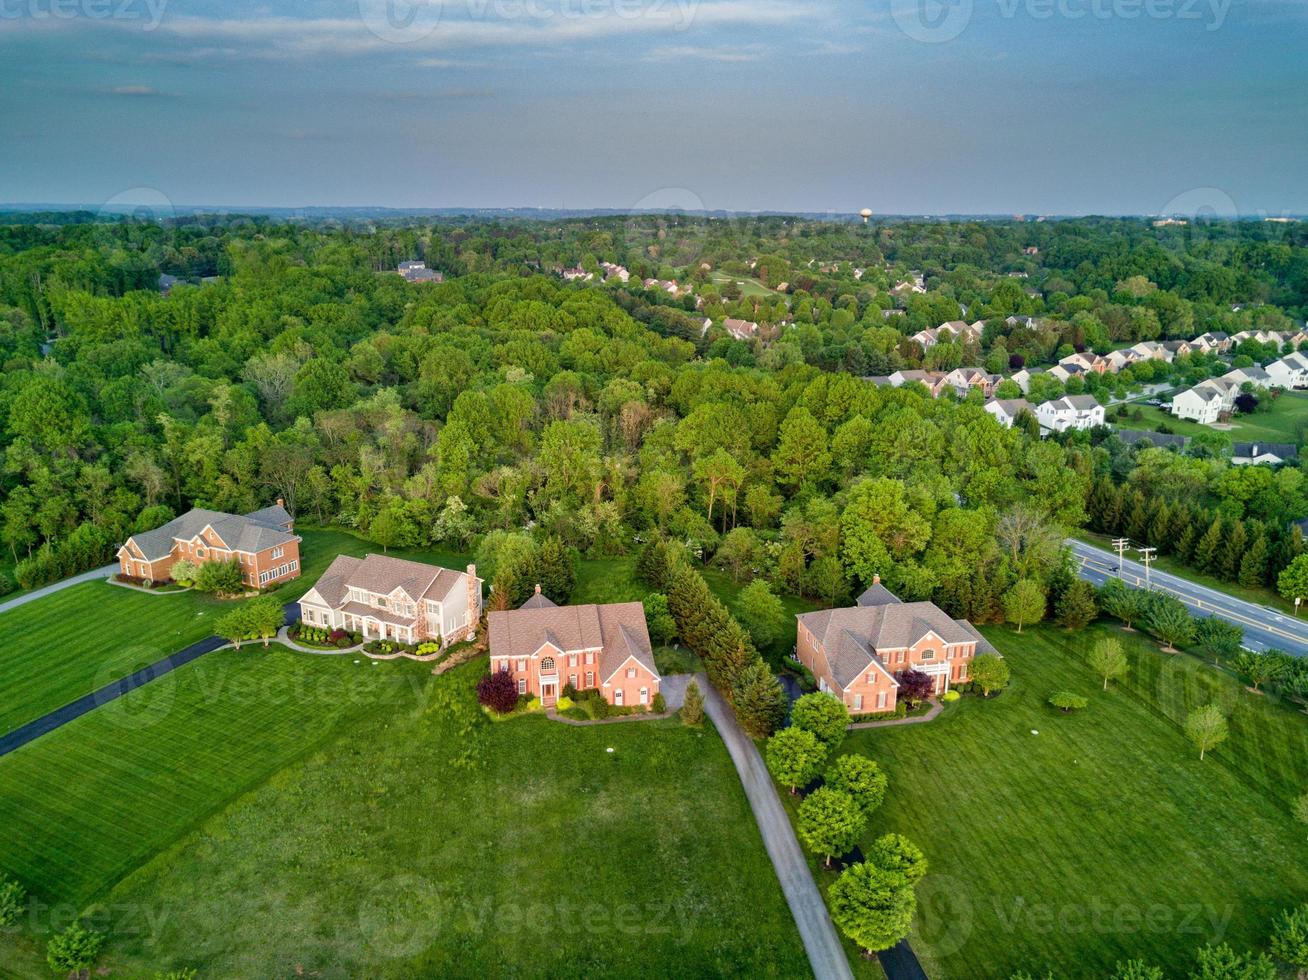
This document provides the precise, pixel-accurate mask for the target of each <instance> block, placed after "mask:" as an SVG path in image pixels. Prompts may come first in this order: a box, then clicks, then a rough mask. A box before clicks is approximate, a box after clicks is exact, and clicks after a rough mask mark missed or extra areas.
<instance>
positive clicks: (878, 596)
mask: <svg viewBox="0 0 1308 980" xmlns="http://www.w3.org/2000/svg"><path fill="white" fill-rule="evenodd" d="M855 601H856V602H857V603H858V605H860V606H885V605H890V604H893V603H896V602H899V601H900V598H899V596H897V595H895V593H893V592H891V591H890V590H889V589H887V588H886V587H885V586H884V585H882V584H881V583H880V582H873V583H872V585H871V586H870V587H869V588H868V589H867V590H866V591H865V592H864V593H863V594H862V595H861V596H859V597H858V598H857V599H856V600H855Z"/></svg>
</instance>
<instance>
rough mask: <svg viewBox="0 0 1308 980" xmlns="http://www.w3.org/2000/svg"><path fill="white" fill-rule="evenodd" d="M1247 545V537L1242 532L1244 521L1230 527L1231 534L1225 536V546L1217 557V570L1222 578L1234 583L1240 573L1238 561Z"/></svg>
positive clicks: (1243, 531)
mask: <svg viewBox="0 0 1308 980" xmlns="http://www.w3.org/2000/svg"><path fill="white" fill-rule="evenodd" d="M1248 544H1249V536H1248V535H1247V534H1246V533H1245V530H1244V521H1236V522H1235V523H1233V524H1232V525H1231V532H1230V533H1229V534H1228V535H1227V536H1226V545H1225V547H1224V548H1222V550H1221V552H1220V553H1219V554H1218V556H1217V570H1218V572H1219V573H1220V574H1221V576H1222V578H1224V579H1227V580H1229V581H1234V580H1235V577H1236V576H1237V575H1238V574H1239V573H1240V561H1241V559H1243V558H1244V552H1245V549H1246V548H1247V547H1248Z"/></svg>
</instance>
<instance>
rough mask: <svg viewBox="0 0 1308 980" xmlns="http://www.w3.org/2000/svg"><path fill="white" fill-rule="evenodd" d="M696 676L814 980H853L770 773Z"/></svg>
mask: <svg viewBox="0 0 1308 980" xmlns="http://www.w3.org/2000/svg"><path fill="white" fill-rule="evenodd" d="M696 680H697V682H698V683H699V686H700V690H702V691H703V692H704V709H705V711H707V712H708V716H709V717H710V718H711V719H712V720H713V724H714V725H715V726H716V727H717V730H718V733H719V734H720V735H721V736H722V740H723V741H724V742H726V743H727V751H728V752H730V753H731V761H732V762H734V763H735V764H736V772H738V773H739V774H740V784H741V785H742V786H743V787H744V788H745V796H746V798H747V799H748V800H749V805H750V807H751V808H752V809H753V810H754V819H755V820H756V821H757V822H758V829H759V832H760V833H761V834H762V835H763V846H764V847H766V848H767V852H768V857H770V858H771V859H772V866H773V867H774V868H775V869H776V872H777V879H778V880H779V881H780V882H781V890H782V892H783V893H784V894H785V896H786V902H787V904H788V905H789V906H790V912H791V914H792V915H793V916H794V917H795V925H796V926H797V927H798V928H799V935H800V937H801V938H802V939H803V940H804V949H805V950H806V951H807V952H808V961H809V964H810V965H811V966H812V967H813V973H814V975H815V976H816V977H817V978H818V980H834V978H839V980H845V978H850V980H852V978H853V976H854V974H853V973H852V972H851V971H850V969H849V960H848V959H846V958H845V949H844V947H843V946H841V944H840V938H839V937H838V936H837V935H836V927H835V926H833V925H832V924H831V917H830V916H829V915H828V914H827V906H826V903H825V902H823V901H822V895H821V894H820V893H819V892H818V889H817V885H816V884H815V883H814V882H813V875H812V874H811V873H810V872H809V869H808V862H807V861H806V860H804V853H803V852H802V851H801V850H800V849H799V841H798V840H797V839H796V838H795V831H794V829H793V828H792V827H791V826H790V820H789V819H788V818H787V817H786V811H785V810H784V809H782V807H781V800H779V799H778V798H777V791H776V788H775V787H774V786H773V785H772V777H771V776H770V775H768V770H767V766H765V765H764V764H763V756H762V755H760V754H759V751H758V748H757V747H756V746H755V745H754V743H753V742H752V741H750V739H749V736H747V735H746V734H745V733H744V731H742V730H741V727H740V725H739V724H737V723H736V716H735V715H734V714H733V713H732V710H731V708H730V707H729V706H728V705H727V703H726V702H725V701H723V700H722V696H721V695H720V694H718V692H717V691H716V690H714V688H713V686H712V685H711V684H709V682H708V678H707V677H705V676H704V675H703V674H698V675H696Z"/></svg>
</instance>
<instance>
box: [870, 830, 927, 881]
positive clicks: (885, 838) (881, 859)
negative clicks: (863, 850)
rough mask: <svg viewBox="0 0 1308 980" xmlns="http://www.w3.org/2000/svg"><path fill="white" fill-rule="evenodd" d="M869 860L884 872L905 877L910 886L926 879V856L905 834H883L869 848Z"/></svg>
mask: <svg viewBox="0 0 1308 980" xmlns="http://www.w3.org/2000/svg"><path fill="white" fill-rule="evenodd" d="M867 860H868V861H869V862H871V863H872V864H875V865H876V866H877V867H878V868H880V869H882V870H883V871H894V872H897V873H898V874H901V875H903V876H904V880H905V881H907V882H908V884H909V885H910V886H912V885H916V884H917V883H918V882H919V881H921V880H922V879H923V878H925V877H926V873H927V859H926V855H925V854H923V853H922V849H921V848H920V847H918V846H917V845H916V844H914V843H913V842H912V841H911V840H909V839H908V838H907V837H905V836H904V835H903V834H883V835H882V836H880V837H878V838H877V839H876V840H875V841H874V842H873V843H872V846H871V847H870V848H868V852H867Z"/></svg>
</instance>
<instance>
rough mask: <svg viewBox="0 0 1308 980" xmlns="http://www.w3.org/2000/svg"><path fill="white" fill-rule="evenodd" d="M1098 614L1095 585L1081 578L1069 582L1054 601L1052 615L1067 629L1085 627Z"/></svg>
mask: <svg viewBox="0 0 1308 980" xmlns="http://www.w3.org/2000/svg"><path fill="white" fill-rule="evenodd" d="M1098 615H1099V603H1098V602H1097V601H1096V598H1095V587H1094V586H1093V585H1091V584H1090V583H1089V582H1086V581H1084V580H1083V579H1077V580H1076V581H1075V582H1072V583H1070V584H1069V585H1068V586H1067V588H1065V589H1064V590H1063V594H1062V595H1060V596H1059V597H1058V601H1057V602H1056V603H1054V617H1055V618H1056V619H1057V620H1058V622H1059V624H1060V625H1062V626H1063V627H1065V628H1066V629H1069V630H1080V629H1085V628H1086V627H1087V626H1089V625H1090V624H1091V623H1092V622H1094V620H1095V618H1096V617H1097V616H1098Z"/></svg>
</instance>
